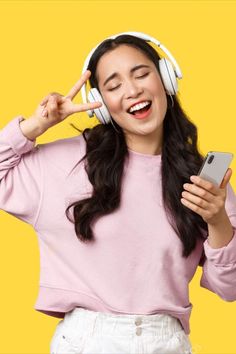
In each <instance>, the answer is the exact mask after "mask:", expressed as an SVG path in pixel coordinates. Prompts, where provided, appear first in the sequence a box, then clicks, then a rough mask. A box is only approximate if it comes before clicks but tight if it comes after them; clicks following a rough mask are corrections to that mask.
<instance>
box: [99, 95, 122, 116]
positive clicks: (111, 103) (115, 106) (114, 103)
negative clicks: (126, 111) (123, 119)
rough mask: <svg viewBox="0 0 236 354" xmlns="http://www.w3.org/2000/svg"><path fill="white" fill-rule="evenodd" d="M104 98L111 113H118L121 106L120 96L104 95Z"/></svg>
mask: <svg viewBox="0 0 236 354" xmlns="http://www.w3.org/2000/svg"><path fill="white" fill-rule="evenodd" d="M103 100H104V103H105V105H106V107H107V109H108V110H109V111H110V112H111V113H116V112H117V113H118V112H119V111H120V109H121V107H120V103H119V100H118V98H115V97H108V96H105V97H103Z"/></svg>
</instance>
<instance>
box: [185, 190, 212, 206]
mask: <svg viewBox="0 0 236 354" xmlns="http://www.w3.org/2000/svg"><path fill="white" fill-rule="evenodd" d="M182 197H183V198H184V199H185V200H187V201H189V202H191V203H192V204H195V205H197V206H199V207H200V208H202V209H208V208H209V203H208V202H207V201H206V200H204V199H203V198H201V197H198V196H196V195H194V194H191V193H188V192H186V191H184V192H182Z"/></svg>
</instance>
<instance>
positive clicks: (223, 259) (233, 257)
mask: <svg viewBox="0 0 236 354" xmlns="http://www.w3.org/2000/svg"><path fill="white" fill-rule="evenodd" d="M233 230H234V234H233V238H232V239H231V240H230V241H229V243H228V244H227V245H226V246H223V247H220V248H212V247H211V246H210V244H209V242H208V238H207V239H206V240H205V241H204V243H203V247H204V251H205V255H206V257H207V259H208V260H209V261H211V262H213V263H215V265H222V266H224V265H229V264H233V263H236V228H235V227H233Z"/></svg>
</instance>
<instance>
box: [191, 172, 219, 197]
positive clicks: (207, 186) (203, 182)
mask: <svg viewBox="0 0 236 354" xmlns="http://www.w3.org/2000/svg"><path fill="white" fill-rule="evenodd" d="M190 180H191V181H192V182H193V183H194V184H196V185H197V186H199V187H202V188H204V189H206V190H207V191H208V192H210V193H212V194H214V195H217V194H218V187H217V186H215V185H214V184H213V183H211V182H209V181H207V180H205V179H203V178H201V177H199V176H191V177H190Z"/></svg>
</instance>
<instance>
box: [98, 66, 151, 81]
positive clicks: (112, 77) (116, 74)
mask: <svg viewBox="0 0 236 354" xmlns="http://www.w3.org/2000/svg"><path fill="white" fill-rule="evenodd" d="M141 68H150V66H148V65H145V64H140V65H136V66H134V67H133V68H132V69H130V72H131V73H133V72H134V71H136V70H138V69H141ZM118 75H119V74H118V73H116V72H115V73H113V74H111V75H110V76H108V78H107V79H106V80H105V81H104V83H103V86H105V85H106V84H107V83H108V81H110V80H112V79H114V78H115V77H117V76H118Z"/></svg>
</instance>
